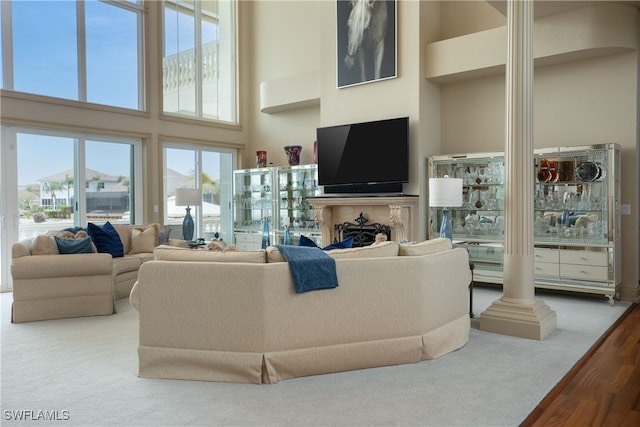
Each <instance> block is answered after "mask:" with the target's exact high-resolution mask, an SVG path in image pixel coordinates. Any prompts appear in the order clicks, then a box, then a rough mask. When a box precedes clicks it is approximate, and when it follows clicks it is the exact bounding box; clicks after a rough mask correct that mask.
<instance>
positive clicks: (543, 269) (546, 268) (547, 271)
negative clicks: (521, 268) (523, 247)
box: [533, 262, 560, 277]
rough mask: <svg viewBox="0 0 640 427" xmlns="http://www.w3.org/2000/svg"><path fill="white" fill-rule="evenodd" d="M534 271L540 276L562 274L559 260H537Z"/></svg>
mask: <svg viewBox="0 0 640 427" xmlns="http://www.w3.org/2000/svg"><path fill="white" fill-rule="evenodd" d="M533 272H534V273H535V274H536V275H540V276H554V277H558V276H559V275H560V265H559V264H558V263H557V262H555V263H554V262H536V263H535V266H534V269H533Z"/></svg>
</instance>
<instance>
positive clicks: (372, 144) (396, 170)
mask: <svg viewBox="0 0 640 427" xmlns="http://www.w3.org/2000/svg"><path fill="white" fill-rule="evenodd" d="M316 136H317V141H318V183H319V184H320V185H322V186H324V192H325V194H326V193H402V183H405V182H409V118H408V117H400V118H395V119H387V120H377V121H371V122H363V123H351V124H344V125H337V126H327V127H321V128H318V129H317V131H316Z"/></svg>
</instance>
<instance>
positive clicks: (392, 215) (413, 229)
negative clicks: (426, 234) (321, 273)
mask: <svg viewBox="0 0 640 427" xmlns="http://www.w3.org/2000/svg"><path fill="white" fill-rule="evenodd" d="M418 200H419V199H418V197H417V196H388V197H386V196H380V197H316V198H310V199H308V201H309V203H310V204H311V205H312V206H313V207H314V210H315V217H316V221H317V222H318V224H319V225H320V230H321V231H322V243H323V244H324V245H328V244H330V243H332V242H335V241H340V240H342V238H343V236H344V237H348V236H345V234H344V232H345V228H346V229H347V231H348V232H353V231H354V229H355V230H357V228H358V227H359V223H358V221H359V220H360V221H362V220H361V219H360V218H361V217H362V218H363V219H364V220H366V222H364V223H363V226H364V225H366V226H367V227H370V226H372V225H373V226H374V229H373V231H372V232H373V233H374V234H373V239H374V240H375V234H377V232H376V229H375V225H376V224H377V225H379V226H380V228H379V230H380V232H382V233H385V234H387V238H388V239H389V240H394V241H396V242H400V241H403V240H406V241H412V240H417V238H418ZM345 223H346V224H347V225H344V224H345ZM349 224H351V225H349ZM367 227H363V231H365V232H366V233H369V232H370V230H369V229H368V228H367ZM384 227H386V228H384ZM356 232H357V231H356ZM354 240H355V238H354ZM372 242H373V240H372V241H371V242H369V243H364V245H366V244H370V243H372Z"/></svg>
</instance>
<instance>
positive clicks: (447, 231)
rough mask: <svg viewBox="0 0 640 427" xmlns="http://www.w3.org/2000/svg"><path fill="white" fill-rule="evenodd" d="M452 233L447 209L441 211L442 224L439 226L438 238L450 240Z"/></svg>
mask: <svg viewBox="0 0 640 427" xmlns="http://www.w3.org/2000/svg"><path fill="white" fill-rule="evenodd" d="M452 236H453V232H452V230H451V218H450V217H449V209H443V210H442V224H441V225H440V237H446V238H447V239H449V240H451V238H452Z"/></svg>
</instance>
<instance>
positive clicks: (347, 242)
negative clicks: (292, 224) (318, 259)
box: [298, 235, 353, 251]
mask: <svg viewBox="0 0 640 427" xmlns="http://www.w3.org/2000/svg"><path fill="white" fill-rule="evenodd" d="M298 246H310V247H312V248H319V247H320V246H318V245H316V242H314V241H313V240H311V239H310V238H308V237H306V236H304V235H300V241H299V242H298ZM352 246H353V237H347V238H346V239H344V240H343V241H342V242H337V243H332V244H330V245H327V246H325V247H324V248H322V250H323V251H329V250H331V249H348V248H350V247H352Z"/></svg>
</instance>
